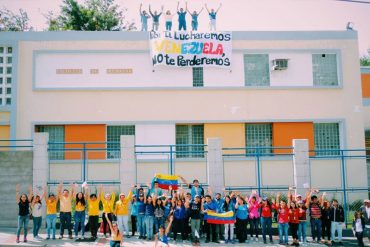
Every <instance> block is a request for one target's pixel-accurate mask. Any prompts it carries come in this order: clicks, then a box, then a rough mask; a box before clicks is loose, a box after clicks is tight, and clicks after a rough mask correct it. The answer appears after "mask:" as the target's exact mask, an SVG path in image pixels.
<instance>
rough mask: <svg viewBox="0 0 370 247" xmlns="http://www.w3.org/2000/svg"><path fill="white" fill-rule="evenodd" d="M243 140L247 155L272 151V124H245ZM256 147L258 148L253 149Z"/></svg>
mask: <svg viewBox="0 0 370 247" xmlns="http://www.w3.org/2000/svg"><path fill="white" fill-rule="evenodd" d="M245 140H246V147H247V150H246V151H247V152H246V153H247V155H248V154H249V155H255V154H256V153H257V152H258V153H259V154H271V153H272V124H271V123H266V124H246V125H245ZM254 147H258V148H259V149H254Z"/></svg>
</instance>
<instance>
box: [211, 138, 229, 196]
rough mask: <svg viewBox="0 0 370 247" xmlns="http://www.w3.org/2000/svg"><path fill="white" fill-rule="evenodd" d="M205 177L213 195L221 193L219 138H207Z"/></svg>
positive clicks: (221, 160)
mask: <svg viewBox="0 0 370 247" xmlns="http://www.w3.org/2000/svg"><path fill="white" fill-rule="evenodd" d="M207 145H208V154H207V177H208V184H209V185H210V186H211V187H212V189H213V192H214V193H217V192H219V193H222V189H223V187H224V186H225V181H224V180H225V179H224V162H223V158H222V142H221V139H220V138H208V139H207Z"/></svg>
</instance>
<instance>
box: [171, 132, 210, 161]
mask: <svg viewBox="0 0 370 247" xmlns="http://www.w3.org/2000/svg"><path fill="white" fill-rule="evenodd" d="M203 145H204V126H203V125H176V157H177V158H200V157H204V146H203Z"/></svg>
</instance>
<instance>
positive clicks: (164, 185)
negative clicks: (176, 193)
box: [154, 174, 179, 190]
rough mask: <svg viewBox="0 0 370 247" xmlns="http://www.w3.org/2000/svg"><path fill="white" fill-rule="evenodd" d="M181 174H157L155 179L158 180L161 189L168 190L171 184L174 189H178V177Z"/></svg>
mask: <svg viewBox="0 0 370 247" xmlns="http://www.w3.org/2000/svg"><path fill="white" fill-rule="evenodd" d="M178 178H179V176H177V175H168V174H156V175H155V177H154V181H156V182H158V186H159V188H161V189H165V190H168V187H169V186H172V189H173V190H177V189H178V181H177V179H178Z"/></svg>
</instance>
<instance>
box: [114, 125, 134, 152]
mask: <svg viewBox="0 0 370 247" xmlns="http://www.w3.org/2000/svg"><path fill="white" fill-rule="evenodd" d="M122 135H135V125H121V126H107V142H108V143H107V158H108V159H119V158H120V152H121V143H120V141H121V140H120V139H121V136H122Z"/></svg>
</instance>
